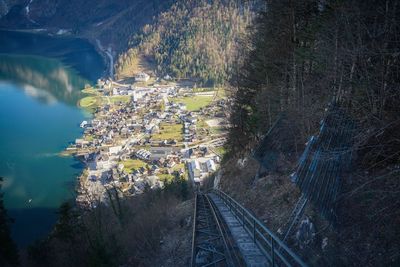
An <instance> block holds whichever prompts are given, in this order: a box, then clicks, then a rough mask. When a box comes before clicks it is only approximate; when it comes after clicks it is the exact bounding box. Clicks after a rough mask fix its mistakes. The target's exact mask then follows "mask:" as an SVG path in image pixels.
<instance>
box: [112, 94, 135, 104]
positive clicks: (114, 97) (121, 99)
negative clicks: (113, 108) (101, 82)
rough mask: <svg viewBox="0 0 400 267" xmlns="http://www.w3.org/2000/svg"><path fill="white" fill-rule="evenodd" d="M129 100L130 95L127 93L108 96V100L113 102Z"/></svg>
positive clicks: (126, 101)
mask: <svg viewBox="0 0 400 267" xmlns="http://www.w3.org/2000/svg"><path fill="white" fill-rule="evenodd" d="M130 100H131V97H130V96H128V95H120V96H112V97H110V101H111V103H113V104H116V103H119V102H122V103H125V104H126V103H128V102H129V101H130Z"/></svg>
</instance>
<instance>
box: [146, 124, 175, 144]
mask: <svg viewBox="0 0 400 267" xmlns="http://www.w3.org/2000/svg"><path fill="white" fill-rule="evenodd" d="M152 139H153V140H157V141H163V140H177V141H178V142H181V141H183V125H182V124H181V123H176V124H167V123H161V124H160V132H159V133H158V134H154V135H153V136H152Z"/></svg>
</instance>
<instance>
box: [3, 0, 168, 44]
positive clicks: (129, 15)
mask: <svg viewBox="0 0 400 267" xmlns="http://www.w3.org/2000/svg"><path fill="white" fill-rule="evenodd" d="M4 1H5V3H6V4H7V5H6V6H7V9H5V10H4V12H3V13H5V14H3V16H2V17H0V27H2V28H8V29H14V28H50V29H52V28H60V29H66V30H69V31H71V32H72V33H74V34H79V35H81V36H84V37H89V38H90V39H95V38H98V39H100V40H101V41H102V42H103V43H104V45H107V46H108V45H111V46H113V47H114V49H115V50H118V51H121V50H122V49H124V48H125V47H126V45H127V40H128V37H129V36H131V35H132V34H133V33H135V32H136V31H137V30H138V29H140V28H141V26H143V25H144V24H146V23H150V22H151V21H152V18H153V16H155V15H157V14H158V13H159V12H161V11H162V10H164V9H165V8H167V7H168V6H169V5H170V4H171V2H173V1H172V0H171V1H170V0H150V1H144V0H134V1H128V0H122V1H112V0H101V1H80V0H72V1H67V0H59V1H50V0H35V1H31V3H29V1H7V0H4ZM28 4H29V14H28V13H27V7H28ZM56 31H57V30H56Z"/></svg>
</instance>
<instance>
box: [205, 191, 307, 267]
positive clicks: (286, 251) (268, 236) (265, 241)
mask: <svg viewBox="0 0 400 267" xmlns="http://www.w3.org/2000/svg"><path fill="white" fill-rule="evenodd" d="M210 192H212V193H215V194H216V195H217V196H219V197H220V198H221V200H222V201H223V202H224V203H225V204H226V205H227V207H228V208H229V209H230V210H231V211H232V213H233V214H234V215H235V216H236V217H237V219H238V220H239V221H240V222H241V223H242V225H243V227H244V228H245V229H246V230H247V231H248V233H249V234H250V235H251V236H252V237H253V240H254V242H256V243H257V244H258V246H259V248H260V249H261V250H262V251H263V253H264V254H265V256H266V257H267V258H268V259H269V261H270V264H271V266H301V267H306V266H307V264H306V263H305V262H303V261H302V260H301V259H300V257H299V256H297V255H296V254H295V253H294V252H293V251H292V250H291V249H290V248H289V247H288V246H287V245H286V244H284V243H283V242H282V241H281V240H280V239H279V238H278V237H277V236H275V234H273V233H272V232H271V231H270V230H269V229H268V228H267V227H265V226H264V224H263V223H261V222H260V221H259V220H258V219H257V218H256V217H255V216H254V215H253V214H251V213H250V212H249V211H248V210H247V209H246V208H244V207H243V206H242V205H240V204H239V203H238V202H237V201H236V200H234V199H233V198H231V197H230V196H229V195H227V194H226V193H224V192H223V191H221V190H218V189H213V190H211V191H210Z"/></svg>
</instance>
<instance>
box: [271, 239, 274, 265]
mask: <svg viewBox="0 0 400 267" xmlns="http://www.w3.org/2000/svg"><path fill="white" fill-rule="evenodd" d="M274 242H275V241H274V239H273V238H272V236H271V261H272V267H274V266H275V248H274V247H275V246H274Z"/></svg>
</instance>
